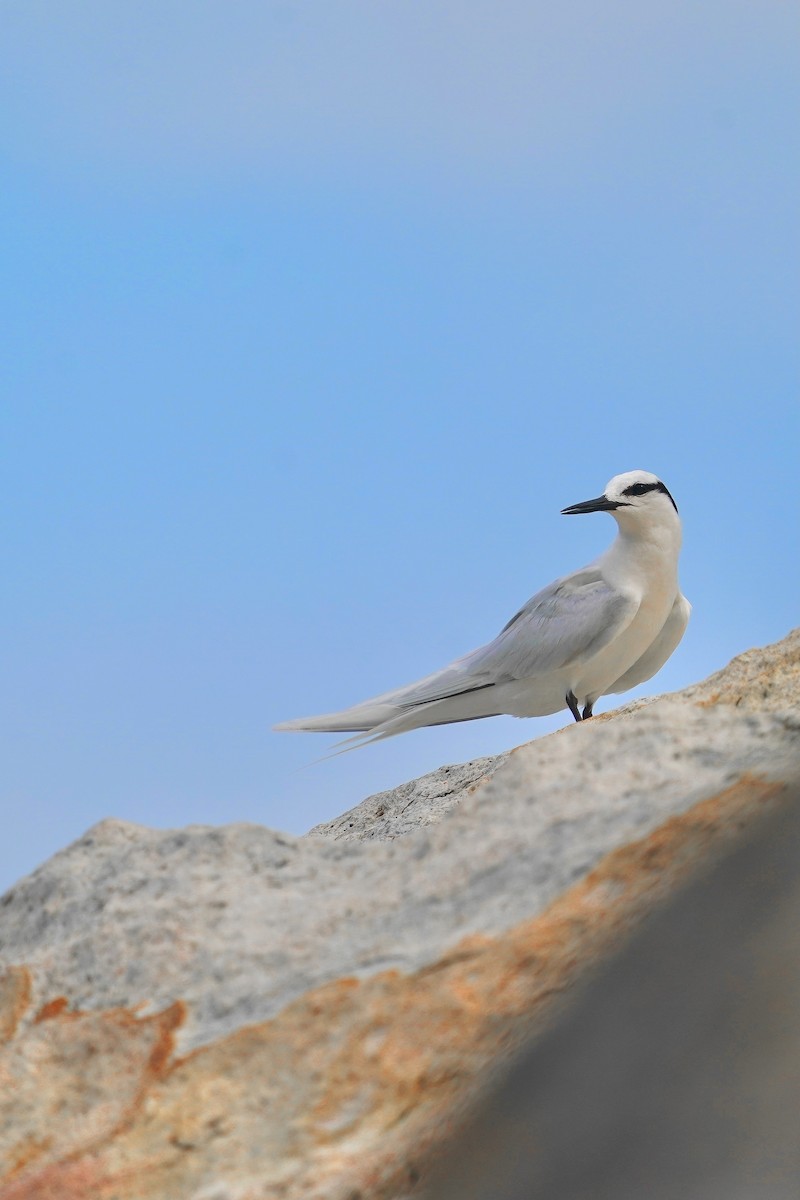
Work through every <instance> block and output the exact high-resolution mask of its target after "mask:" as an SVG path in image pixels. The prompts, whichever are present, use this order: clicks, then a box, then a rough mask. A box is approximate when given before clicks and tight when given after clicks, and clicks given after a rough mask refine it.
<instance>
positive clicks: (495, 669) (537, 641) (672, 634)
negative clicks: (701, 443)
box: [275, 471, 691, 744]
mask: <svg viewBox="0 0 800 1200" xmlns="http://www.w3.org/2000/svg"><path fill="white" fill-rule="evenodd" d="M561 511H562V513H563V514H564V515H566V516H573V515H577V514H579V513H594V512H607V513H610V514H611V516H612V517H613V518H614V520H615V521H616V522H617V526H618V532H617V536H616V538H615V539H614V541H613V542H612V544H611V545H610V546H609V548H608V549H607V550H606V551H605V552H604V553H603V554H601V555H600V557H599V558H597V559H595V561H594V562H592V563H590V564H589V565H588V566H586V567H582V568H581V569H580V570H578V571H573V572H572V574H571V575H563V576H562V577H561V578H560V579H556V580H555V581H554V582H553V583H551V584H549V586H548V587H545V588H542V590H541V591H540V592H537V593H536V595H535V596H533V597H532V598H531V599H530V600H529V601H528V603H527V604H525V605H524V606H523V607H522V608H521V609H520V610H519V612H518V613H517V614H516V615H515V616H513V617H512V618H511V620H510V621H509V622H508V624H507V625H506V626H505V627H504V628H503V629H502V630H501V632H500V633H499V634H498V635H497V637H496V638H495V639H494V641H492V642H489V643H488V645H486V646H481V647H480V648H479V649H478V650H473V651H472V652H471V653H470V654H466V655H465V656H464V657H463V658H458V659H456V660H455V662H452V663H450V664H449V665H448V666H446V667H443V668H442V669H441V670H440V671H436V672H434V674H432V675H427V676H426V677H425V678H424V679H419V680H417V681H416V683H410V684H408V685H407V686H406V687H402V688H398V689H397V690H395V691H392V692H385V693H384V694H383V695H380V696H375V697H374V698H373V699H371V700H366V701H364V702H363V703H362V704H356V705H354V706H353V707H352V708H346V709H343V710H342V711H341V712H336V713H328V714H326V715H323V716H317V717H300V718H299V719H297V720H294V721H286V722H284V723H283V724H281V725H276V726H275V728H276V729H277V730H302V731H307V732H314V733H356V734H357V736H356V737H354V738H350V739H348V741H352V742H356V743H359V744H366V743H367V742H372V741H379V740H381V739H382V738H387V737H393V736H394V735H395V734H398V733H405V732H406V731H407V730H410V729H420V728H422V727H424V726H428V725H447V724H450V723H452V722H456V721H474V720H477V719H479V718H481V717H494V716H499V715H500V714H502V713H506V714H509V715H511V716H515V717H541V716H545V715H546V714H548V713H554V712H558V711H559V710H560V709H562V708H565V709H569V711H570V712H571V713H572V715H573V717H574V718H575V720H576V721H585V720H587V719H588V718H589V717H591V715H592V709H593V707H594V705H595V704H596V702H597V700H598V698H599V697H600V696H605V695H609V694H616V693H619V692H626V691H628V689H629V688H633V687H636V686H637V684H640V683H644V682H645V681H646V680H648V679H651V678H652V676H653V675H655V673H656V672H657V671H659V670H660V669H661V667H663V665H664V663H665V662H666V661H667V659H668V658H669V656H670V655H671V654H672V652H673V651H674V650H675V648H676V646H677V645H678V643H679V642H680V640H681V638H682V637H683V634H684V631H685V629H686V625H687V622H688V620H689V613H690V611H691V605H690V604H689V601H688V600H687V599H686V597H685V596H683V595H681V591H680V587H679V585H678V556H679V554H680V548H681V521H680V517H679V516H678V506H677V505H676V503H675V501H674V500H673V498H672V496H671V495H670V493H669V491H668V490H667V488H666V486H665V484H663V483H662V482H661V480H660V479H659V478H658V477H657V476H656V475H652V474H651V473H650V472H649V471H628V472H626V473H625V474H623V475H615V476H614V478H613V479H612V480H610V482H609V483H608V484H607V486H606V488H605V491H604V492H603V494H602V496H598V497H597V498H596V499H594V500H584V501H583V502H582V503H581V504H573V505H571V506H570V507H569V508H564V509H562V510H561Z"/></svg>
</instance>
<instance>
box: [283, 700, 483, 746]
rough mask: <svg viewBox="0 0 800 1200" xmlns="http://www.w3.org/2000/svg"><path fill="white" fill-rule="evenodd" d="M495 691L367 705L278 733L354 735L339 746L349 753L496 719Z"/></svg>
mask: <svg viewBox="0 0 800 1200" xmlns="http://www.w3.org/2000/svg"><path fill="white" fill-rule="evenodd" d="M493 691H494V688H493V687H480V688H470V689H467V690H465V691H463V692H460V693H457V694H455V695H450V696H445V697H442V699H440V700H423V701H420V702H416V703H415V702H413V701H412V702H406V703H394V704H390V703H386V702H383V703H378V702H374V701H373V702H367V703H366V704H359V705H356V706H355V707H353V708H347V709H344V710H343V711H342V712H338V713H328V714H325V715H323V716H319V717H300V718H298V719H297V720H295V721H284V722H283V723H282V724H280V725H276V726H275V729H276V730H280V731H283V730H289V731H298V732H310V733H351V734H354V735H355V736H353V737H349V738H346V739H345V741H344V742H341V743H337V746H341V747H342V750H341V751H340V753H343V752H344V751H345V750H348V749H349V750H355V749H357V748H358V747H359V746H365V745H367V744H368V743H369V742H378V741H383V740H384V738H390V737H394V736H395V735H396V734H398V733H407V732H408V731H409V730H411V729H422V728H424V727H425V726H429V725H449V724H451V723H455V722H459V721H476V720H479V719H480V718H481V717H495V716H498V715H499V713H500V712H502V708H501V707H498V706H497V704H496V703H493V700H492V692H493Z"/></svg>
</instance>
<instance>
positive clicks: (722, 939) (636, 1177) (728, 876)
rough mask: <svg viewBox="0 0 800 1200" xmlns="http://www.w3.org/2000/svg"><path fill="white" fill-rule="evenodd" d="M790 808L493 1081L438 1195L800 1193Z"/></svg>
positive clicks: (799, 844)
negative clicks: (496, 1082) (504, 1074)
mask: <svg viewBox="0 0 800 1200" xmlns="http://www.w3.org/2000/svg"><path fill="white" fill-rule="evenodd" d="M792 806H793V807H792V810H791V811H790V812H789V814H788V815H787V814H786V813H784V814H782V815H781V817H779V818H774V819H773V820H771V821H768V822H765V825H764V827H762V828H760V829H759V830H758V833H757V834H756V836H754V837H751V838H748V839H745V845H744V846H743V847H740V848H739V849H738V850H737V851H736V852H734V853H732V854H730V855H729V856H726V858H725V860H724V861H723V862H722V863H721V864H720V865H719V866H718V867H717V868H716V869H715V870H714V871H713V872H711V873H710V875H709V876H708V877H704V878H702V879H701V880H699V881H697V882H695V883H694V884H693V885H692V886H690V887H688V888H686V889H685V891H684V892H683V893H682V894H681V895H680V896H679V897H678V899H677V900H673V901H672V902H671V903H670V904H669V905H668V906H667V908H666V910H665V911H663V912H661V913H660V914H659V915H658V916H656V917H655V918H654V919H652V920H651V921H650V922H648V924H647V926H646V928H645V930H644V931H643V932H642V933H640V934H638V935H637V936H636V937H635V938H634V939H632V941H631V943H630V944H629V945H628V947H627V948H626V949H625V951H624V952H623V953H622V954H621V955H619V956H617V958H616V959H615V960H614V961H613V962H612V963H611V964H610V966H609V967H607V968H606V969H604V970H603V971H602V972H601V973H600V974H599V977H598V978H596V979H594V980H592V981H591V983H590V984H589V985H588V986H587V987H586V988H585V989H584V991H583V994H582V995H581V996H580V998H579V1000H578V1001H577V1003H576V1004H575V1005H574V1006H573V1007H572V1008H571V1010H569V1011H568V1012H567V1013H566V1014H565V1015H564V1017H563V1018H562V1019H561V1020H559V1022H558V1023H557V1025H556V1027H555V1028H554V1029H553V1030H551V1031H550V1032H549V1033H548V1034H547V1035H546V1036H545V1037H543V1038H542V1039H540V1041H539V1042H538V1043H537V1044H536V1045H534V1046H533V1047H532V1048H531V1049H530V1050H529V1051H528V1052H527V1053H526V1054H525V1055H524V1056H523V1057H522V1058H521V1060H520V1061H519V1063H517V1064H516V1065H515V1066H514V1067H513V1069H512V1070H511V1071H510V1072H509V1074H508V1076H507V1077H506V1078H505V1079H504V1081H503V1083H502V1084H500V1085H498V1086H496V1087H494V1088H492V1089H491V1090H490V1092H489V1094H488V1095H487V1096H486V1097H484V1098H483V1100H482V1102H481V1104H480V1106H479V1111H478V1112H477V1113H476V1114H475V1116H474V1117H473V1118H472V1120H470V1121H469V1122H468V1123H467V1126H466V1128H465V1129H464V1130H463V1131H462V1132H461V1133H460V1135H459V1137H458V1138H457V1139H456V1140H455V1141H454V1143H453V1145H452V1146H451V1148H450V1150H449V1152H448V1153H447V1154H446V1155H445V1156H444V1161H442V1160H441V1158H440V1160H439V1161H438V1162H437V1163H436V1166H435V1174H436V1178H435V1179H433V1180H431V1181H430V1185H429V1189H428V1190H427V1191H426V1195H427V1197H428V1200H486V1198H487V1197H492V1200H530V1198H531V1197H532V1196H542V1197H547V1200H641V1197H645V1196H646V1197H647V1200H675V1197H679V1196H691V1197H692V1200H718V1198H719V1197H721V1196H724V1197H726V1200H754V1198H755V1197H758V1200H796V1198H797V1197H798V1196H800V1138H799V1137H798V1129H797V1114H798V1112H800V870H798V864H800V791H796V792H795V794H794V796H793V799H792Z"/></svg>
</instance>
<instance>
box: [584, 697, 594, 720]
mask: <svg viewBox="0 0 800 1200" xmlns="http://www.w3.org/2000/svg"><path fill="white" fill-rule="evenodd" d="M593 707H594V700H587V702H586V704H584V706H583V716H582V718H581V720H582V721H588V720H589V717H590V716H591V715H592V708H593Z"/></svg>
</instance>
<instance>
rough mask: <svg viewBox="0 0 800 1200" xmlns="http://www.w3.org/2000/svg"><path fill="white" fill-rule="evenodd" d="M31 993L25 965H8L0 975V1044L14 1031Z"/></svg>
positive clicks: (29, 975)
mask: <svg viewBox="0 0 800 1200" xmlns="http://www.w3.org/2000/svg"><path fill="white" fill-rule="evenodd" d="M32 994H33V985H32V983H31V973H30V971H29V970H28V968H27V967H9V968H8V969H7V970H6V971H4V972H3V974H2V975H0V1046H2V1045H3V1043H4V1042H7V1041H8V1040H9V1038H12V1037H13V1036H14V1034H15V1033H16V1029H17V1025H18V1024H19V1022H20V1019H21V1017H22V1015H23V1013H25V1012H26V1011H27V1009H28V1007H29V1005H30V1002H31V996H32Z"/></svg>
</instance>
